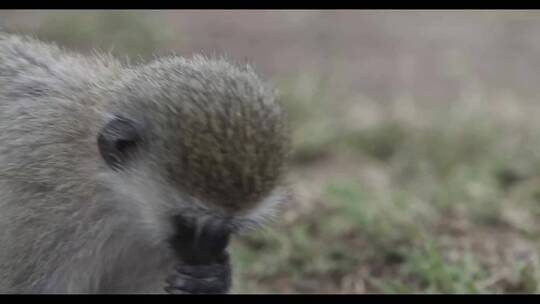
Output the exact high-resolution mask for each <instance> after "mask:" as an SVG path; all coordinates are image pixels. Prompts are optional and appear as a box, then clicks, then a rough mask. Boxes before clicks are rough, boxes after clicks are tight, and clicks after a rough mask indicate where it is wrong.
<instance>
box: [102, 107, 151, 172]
mask: <svg viewBox="0 0 540 304" xmlns="http://www.w3.org/2000/svg"><path fill="white" fill-rule="evenodd" d="M140 141H141V135H140V132H139V130H138V129H137V128H136V125H135V123H134V122H133V121H131V120H129V119H126V118H123V117H115V118H114V119H112V120H111V121H109V122H108V123H107V124H106V125H105V126H104V127H103V129H101V131H100V132H99V135H98V140H97V143H98V148H99V152H100V154H101V157H103V159H104V160H105V163H107V165H108V166H109V167H111V168H112V169H114V170H119V169H121V168H122V167H124V166H125V165H126V164H127V162H129V160H130V159H131V158H132V156H133V152H134V151H135V149H136V147H137V145H138V144H139V142H140Z"/></svg>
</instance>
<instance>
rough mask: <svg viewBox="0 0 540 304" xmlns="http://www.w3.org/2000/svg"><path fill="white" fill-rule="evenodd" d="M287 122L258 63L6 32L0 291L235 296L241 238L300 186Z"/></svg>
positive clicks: (0, 59) (0, 128)
mask: <svg viewBox="0 0 540 304" xmlns="http://www.w3.org/2000/svg"><path fill="white" fill-rule="evenodd" d="M289 133H290V132H289V127H288V123H287V115H286V111H285V109H284V106H283V104H282V102H281V99H280V98H278V94H277V92H276V90H275V89H274V88H273V87H272V85H271V84H270V82H269V81H267V80H264V79H262V77H261V76H259V75H258V73H257V72H255V69H254V68H253V66H252V65H251V64H239V63H236V62H233V61H232V60H229V59H227V58H225V57H224V56H206V55H201V54H194V55H190V56H188V57H184V56H180V55H176V54H170V55H164V56H161V57H157V56H156V57H155V58H152V59H149V60H148V61H146V62H141V63H137V64H131V63H126V62H121V61H120V60H118V59H117V57H115V56H113V55H111V54H110V53H103V52H99V51H94V52H92V53H86V54H83V53H80V52H77V51H75V50H67V49H65V48H63V47H61V46H59V45H58V44H56V43H53V42H46V41H44V40H40V39H39V38H37V37H34V36H28V35H20V34H16V33H7V32H0V292H1V293H31V294H41V293H45V294H63V293H75V294H81V293H82V294H86V293H99V294H112V293H126V294H132V293H143V294H146V293H151V294H154V293H157V294H160V293H165V294H208V293H211V294H227V293H230V290H231V288H232V283H231V275H232V267H231V263H230V257H229V254H228V250H227V247H228V244H229V240H230V238H231V237H234V236H235V235H239V234H241V233H245V232H249V231H253V229H258V228H260V227H263V226H264V225H265V223H266V222H267V220H268V219H271V218H273V217H275V216H276V214H277V213H276V211H277V210H279V207H280V206H282V203H283V202H285V201H287V198H288V197H289V193H290V191H288V189H289V187H288V185H287V182H286V178H285V177H284V176H285V173H286V167H287V166H286V162H287V156H288V155H289V150H290V134H289Z"/></svg>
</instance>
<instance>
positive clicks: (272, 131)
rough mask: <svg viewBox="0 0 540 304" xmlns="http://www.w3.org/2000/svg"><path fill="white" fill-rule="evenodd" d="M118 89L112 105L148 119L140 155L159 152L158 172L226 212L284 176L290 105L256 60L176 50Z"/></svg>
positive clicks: (137, 119)
mask: <svg viewBox="0 0 540 304" xmlns="http://www.w3.org/2000/svg"><path fill="white" fill-rule="evenodd" d="M116 91H117V93H118V94H116V96H117V97H116V99H114V100H112V102H110V104H109V105H110V107H111V108H110V109H108V112H109V113H111V114H112V115H118V116H123V117H124V118H127V119H129V120H132V121H133V122H134V123H135V124H137V125H138V126H139V127H140V130H141V133H142V134H141V135H142V137H143V144H142V145H141V146H140V147H139V148H140V151H138V152H140V153H138V154H136V156H135V158H134V162H137V158H139V159H141V158H144V157H152V158H153V159H151V160H148V161H145V162H144V163H145V164H152V166H153V167H152V168H151V169H150V170H148V171H149V172H152V173H151V174H155V176H151V178H153V179H156V180H162V181H165V183H168V184H169V185H168V186H171V187H174V189H181V190H182V191H183V192H184V193H187V194H188V195H190V196H192V197H194V198H196V199H197V200H198V201H201V202H203V203H204V204H209V205H211V206H212V207H213V208H215V207H217V208H219V209H222V210H223V211H225V212H236V211H243V210H245V209H249V208H250V207H254V206H255V205H256V204H259V203H260V201H261V200H262V199H264V198H265V197H266V196H268V195H269V194H270V192H271V191H272V190H273V189H274V188H275V187H276V186H277V185H278V184H279V183H280V177H281V173H282V170H283V166H284V161H285V157H286V154H287V151H288V143H289V141H288V138H287V132H286V125H285V117H284V112H283V110H282V108H281V106H280V105H279V103H277V102H276V100H274V95H273V92H272V90H271V88H270V87H269V86H267V85H266V84H265V83H264V82H262V81H261V80H260V79H259V77H258V76H257V75H256V74H255V73H254V71H253V70H252V69H251V68H250V67H249V66H244V67H239V66H235V65H232V64H230V63H228V62H227V61H225V60H222V59H208V58H204V57H200V56H197V57H194V58H193V59H184V58H179V57H168V58H165V59H160V60H157V61H155V62H153V63H151V64H149V65H147V66H142V67H139V68H138V69H135V70H133V73H132V74H131V76H130V77H129V79H128V80H127V81H124V82H123V83H122V84H121V85H120V87H119V88H117V90H116ZM156 118H157V119H156ZM128 167H129V165H128ZM147 169H148V168H147Z"/></svg>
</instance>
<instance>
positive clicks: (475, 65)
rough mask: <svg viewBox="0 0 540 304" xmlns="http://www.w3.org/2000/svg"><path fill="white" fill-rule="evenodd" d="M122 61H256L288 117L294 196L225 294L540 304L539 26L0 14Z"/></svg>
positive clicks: (345, 18) (238, 14)
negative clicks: (461, 297)
mask: <svg viewBox="0 0 540 304" xmlns="http://www.w3.org/2000/svg"><path fill="white" fill-rule="evenodd" d="M0 27H3V28H4V29H5V30H8V31H12V32H17V33H24V34H31V35H34V36H37V37H39V38H42V39H44V40H47V41H54V42H57V43H58V44H60V45H62V46H64V47H66V48H69V49H74V50H78V51H81V52H85V53H90V52H91V51H92V50H96V49H97V50H101V51H108V52H112V53H113V54H116V55H118V56H119V57H120V58H121V59H122V60H127V58H128V57H129V58H130V61H131V62H137V61H146V60H151V59H152V58H153V57H154V56H159V55H163V54H167V53H169V52H172V51H174V52H176V53H178V54H180V55H186V56H189V55H191V54H193V53H197V52H202V53H206V54H226V55H227V56H228V57H229V58H231V59H234V60H237V61H239V62H246V61H247V62H251V63H252V64H254V65H255V66H256V67H257V69H258V70H259V72H260V73H261V74H262V75H263V76H265V77H266V78H267V79H270V80H271V81H272V82H273V83H274V84H275V86H276V87H277V88H278V90H279V91H280V94H281V96H282V100H283V102H284V103H285V104H286V106H287V107H288V110H289V115H290V119H291V123H292V126H293V130H294V134H293V137H294V138H293V140H294V153H293V156H292V159H291V162H292V164H291V170H290V171H291V172H290V174H289V175H290V176H289V179H290V180H291V183H292V185H293V191H294V199H293V200H292V201H291V202H289V204H288V205H287V206H286V208H285V210H284V212H283V213H282V215H281V217H280V218H279V219H277V220H276V222H274V223H272V224H271V225H270V226H269V227H268V229H266V230H264V231H260V232H258V233H255V234H252V235H249V236H246V237H243V238H241V239H237V240H235V241H234V243H233V244H232V248H231V250H232V251H231V252H232V255H233V262H234V267H235V274H234V275H235V278H234V280H235V282H234V292H235V293H419V292H421V293H487V292H490V293H491V292H494V293H516V292H528V293H531V292H538V291H540V264H539V263H540V259H539V258H540V256H539V254H540V239H539V238H540V121H539V119H538V118H539V117H540V116H539V114H540V99H539V97H540V94H539V93H540V88H539V87H540V12H537V11H500V10H496V11H458V10H453V11H388V10H385V11H352V10H351V11H298V10H295V11H286V10H280V11H263V10H261V11H249V10H241V11H240V10H239V11H234V10H231V11H206V10H205V11H196V10H189V11H173V10H171V11H27V10H25V11H9V10H4V11H0Z"/></svg>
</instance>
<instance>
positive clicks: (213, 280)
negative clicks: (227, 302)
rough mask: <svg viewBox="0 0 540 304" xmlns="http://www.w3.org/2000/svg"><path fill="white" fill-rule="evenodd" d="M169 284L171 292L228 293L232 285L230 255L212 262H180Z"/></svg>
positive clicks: (168, 288)
mask: <svg viewBox="0 0 540 304" xmlns="http://www.w3.org/2000/svg"><path fill="white" fill-rule="evenodd" d="M167 284H169V285H168V286H167V287H165V291H166V292H168V293H169V294H226V293H228V291H229V289H230V287H231V265H230V262H229V255H228V254H227V253H225V254H223V256H222V258H220V259H218V260H217V261H216V262H215V263H212V264H185V263H182V264H179V265H178V266H177V267H176V268H175V271H174V274H172V275H171V276H169V278H168V279H167Z"/></svg>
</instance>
